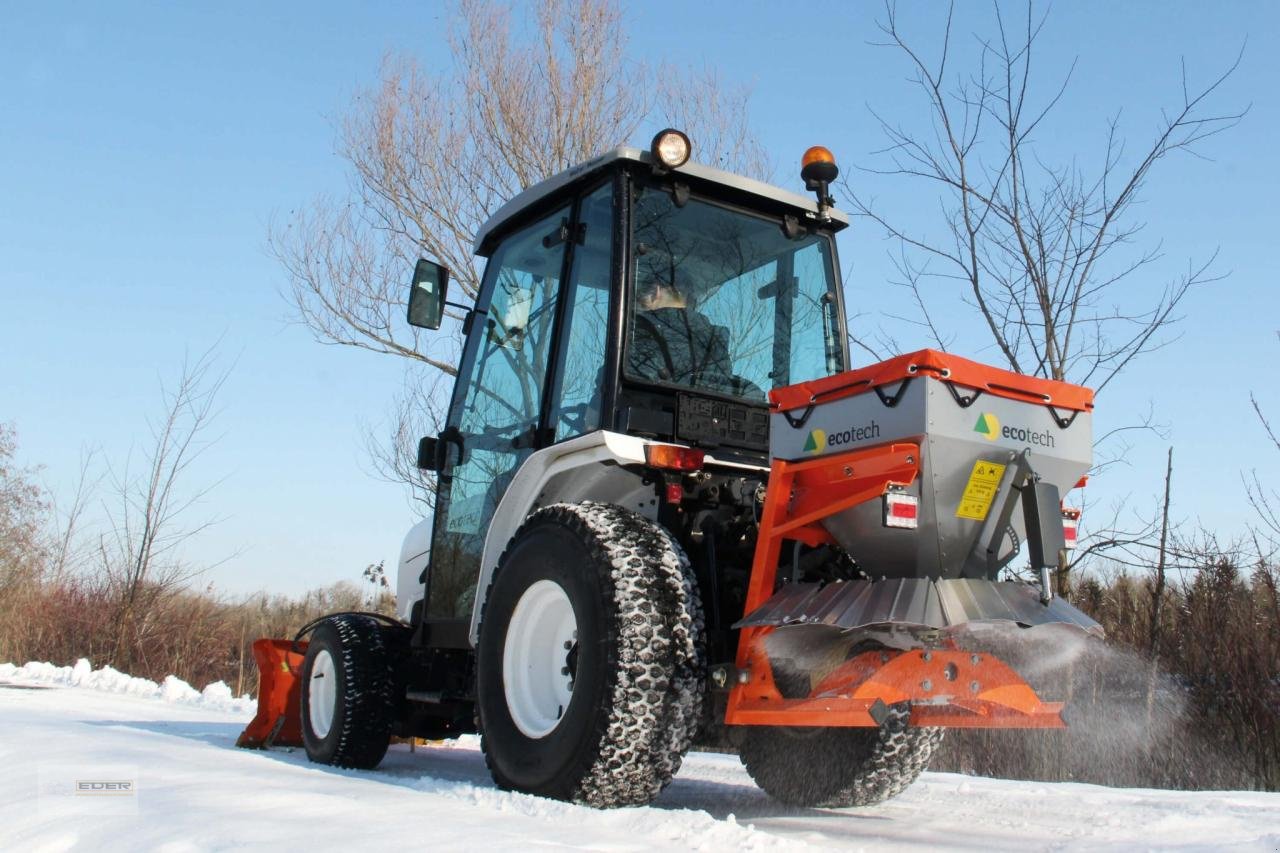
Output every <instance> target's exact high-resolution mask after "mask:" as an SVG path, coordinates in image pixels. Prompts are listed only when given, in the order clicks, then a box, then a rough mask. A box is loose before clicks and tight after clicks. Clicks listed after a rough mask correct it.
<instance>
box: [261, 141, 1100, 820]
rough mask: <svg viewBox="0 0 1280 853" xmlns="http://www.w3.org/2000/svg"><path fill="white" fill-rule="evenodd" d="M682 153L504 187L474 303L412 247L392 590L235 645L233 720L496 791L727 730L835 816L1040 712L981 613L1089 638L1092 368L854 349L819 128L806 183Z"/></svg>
mask: <svg viewBox="0 0 1280 853" xmlns="http://www.w3.org/2000/svg"><path fill="white" fill-rule="evenodd" d="M690 151H691V144H690V141H689V139H688V137H687V136H686V135H685V134H683V133H682V132H680V131H677V130H664V131H662V132H660V133H659V134H658V135H657V136H655V137H654V139H653V142H652V144H651V146H650V148H649V150H643V149H639V148H632V147H621V148H618V149H616V150H613V151H610V152H608V153H606V154H603V155H601V156H598V157H596V158H594V159H592V160H589V161H587V162H585V163H582V164H581V165H578V166H575V167H574V168H571V169H568V170H566V171H564V172H561V173H560V174H557V175H555V176H554V177H551V178H549V179H547V180H545V181H543V182H541V183H539V184H537V185H535V186H532V187H530V188H529V189H527V190H525V191H524V192H522V193H520V194H519V195H517V196H516V197H515V198H513V199H511V200H510V201H508V202H507V203H506V204H504V205H503V206H502V207H501V208H500V209H499V210H498V211H497V212H496V213H495V214H494V215H493V216H492V217H491V218H490V219H489V220H488V222H486V223H485V225H484V226H483V227H482V228H481V229H480V232H479V233H478V234H476V235H475V252H476V254H477V255H479V256H480V257H483V258H485V259H487V262H486V266H485V272H484V275H483V280H482V284H481V286H480V289H479V292H478V294H477V295H476V298H475V301H474V304H470V305H466V304H460V303H454V302H449V301H448V283H449V271H448V270H447V269H445V268H444V267H442V266H440V265H439V264H436V263H434V262H432V261H429V260H425V259H424V260H420V261H418V263H417V266H416V268H415V270H414V274H413V279H412V282H411V286H410V291H409V298H408V322H409V323H411V324H413V325H415V326H418V327H423V328H427V329H439V328H440V326H441V324H442V320H443V317H444V315H445V311H446V307H447V306H450V307H452V309H453V310H454V312H455V317H457V318H459V319H461V328H462V330H463V335H464V344H463V348H462V353H461V358H460V361H459V364H458V371H457V378H456V382H455V386H454V389H453V392H452V398H451V400H450V402H449V406H448V411H447V417H446V419H445V422H444V428H443V429H442V430H441V431H440V432H439V434H437V435H433V436H428V437H425V438H423V439H422V440H421V442H420V445H419V448H418V462H417V464H418V466H419V467H420V468H421V469H423V470H425V471H428V472H432V473H434V475H435V484H436V486H435V488H436V493H435V500H434V512H433V514H432V516H431V517H430V518H429V519H427V520H425V521H422V522H420V523H419V524H417V525H416V526H414V527H413V528H412V529H411V530H410V531H409V533H408V535H407V536H406V537H405V540H404V545H403V549H402V551H401V555H400V562H399V566H398V570H397V588H396V594H397V602H398V604H397V607H398V613H397V616H396V617H394V618H392V617H386V616H379V615H377V614H366V613H338V614H333V615H330V616H327V617H325V618H323V619H321V620H318V621H317V622H314V623H312V624H310V625H308V626H307V627H306V628H305V629H304V630H303V631H302V632H300V634H299V636H298V637H295V638H294V639H293V640H287V639H286V640H260V641H258V643H257V644H255V654H256V656H257V660H258V663H259V668H260V670H261V673H262V689H261V691H260V697H259V699H260V702H259V714H258V716H257V717H256V718H255V719H254V721H253V722H252V723H251V724H250V725H249V728H248V729H247V730H246V731H245V733H244V735H242V737H241V745H244V746H259V747H261V746H269V745H273V744H299V745H302V746H304V747H305V749H306V753H307V755H308V756H309V758H310V759H311V760H313V761H316V762H321V763H325V764H333V765H338V766H341V767H353V768H373V767H375V766H376V765H377V764H378V763H379V762H380V761H381V760H382V758H383V756H384V754H385V753H386V750H387V748H388V743H389V741H390V740H391V738H392V737H393V736H399V737H423V738H431V739H448V738H454V737H457V736H460V735H463V734H467V733H474V732H478V733H479V734H480V742H481V747H482V750H483V753H484V757H485V760H486V762H487V764H488V767H489V769H490V771H491V773H492V775H493V778H494V780H495V782H496V783H497V784H498V785H499V786H500V787H501V788H504V789H510V790H517V791H523V792H528V793H531V794H536V795H541V796H546V797H552V798H557V799H562V800H568V801H573V802H579V803H585V804H588V805H591V806H596V807H615V806H628V805H638V804H646V803H649V802H651V801H652V800H653V799H654V798H655V797H656V796H657V795H658V794H659V793H660V792H661V791H662V790H663V788H664V787H665V786H666V785H667V784H668V783H670V781H671V779H672V776H673V775H674V774H675V773H676V772H677V771H678V769H679V767H680V764H681V761H682V760H683V757H684V756H685V754H686V752H687V751H688V750H689V749H690V748H691V747H693V746H695V745H708V746H719V747H728V748H732V749H736V751H737V752H738V753H739V755H740V756H741V760H742V762H743V764H744V765H745V767H746V770H747V771H748V772H749V774H750V775H751V777H752V778H753V779H754V780H755V781H756V782H757V784H759V785H760V787H762V788H763V789H764V790H765V791H766V792H767V793H768V794H770V795H771V796H773V797H774V798H776V799H778V800H780V801H783V802H785V803H789V804H796V805H803V806H817V805H824V806H853V805H869V804H873V803H877V802H880V801H882V800H884V799H886V798H889V797H892V796H894V795H896V794H897V793H899V792H901V791H902V790H904V789H905V788H906V787H907V786H908V785H910V784H911V782H912V781H914V780H915V778H916V777H917V776H918V775H919V774H920V773H921V772H922V770H923V769H924V768H925V766H926V765H927V763H928V761H929V757H930V755H931V754H932V752H933V751H934V749H935V748H936V747H937V745H938V744H939V742H940V741H941V739H942V735H943V733H944V732H945V731H946V729H947V728H955V727H988V728H1062V727H1063V726H1064V723H1063V721H1062V716H1061V712H1062V705H1061V704H1060V703H1055V702H1046V701H1042V700H1041V699H1040V698H1039V696H1038V695H1037V694H1036V692H1035V690H1033V689H1032V687H1030V686H1029V685H1028V684H1027V683H1026V682H1025V681H1024V679H1023V678H1022V677H1020V676H1019V675H1018V674H1017V672H1016V671H1015V670H1014V668H1012V667H1011V666H1010V665H1008V664H1007V663H1005V662H1004V661H1003V660H1002V659H1001V658H999V657H997V655H996V654H995V653H994V652H993V650H992V648H990V647H988V646H987V645H984V643H985V642H986V640H985V639H984V638H986V637H990V636H994V634H993V633H992V629H993V627H1001V628H1002V629H1003V632H1004V633H1003V634H1002V635H1001V636H1003V635H1005V634H1008V633H1009V632H1010V631H1011V632H1012V633H1013V634H1014V635H1015V640H1017V641H1021V639H1026V640H1030V638H1031V637H1032V636H1033V635H1035V634H1037V632H1045V631H1059V630H1069V631H1073V632H1083V633H1085V634H1100V633H1101V632H1100V628H1099V626H1098V625H1097V623H1095V622H1094V621H1093V620H1092V619H1090V618H1089V617H1088V616H1086V615H1085V614H1084V613H1082V612H1080V611H1079V610H1077V609H1076V608H1074V607H1073V606H1071V605H1070V604H1069V603H1067V602H1066V601H1065V600H1063V599H1062V598H1061V597H1058V596H1055V594H1054V589H1053V582H1052V580H1053V579H1052V572H1053V569H1054V568H1055V567H1057V566H1058V565H1059V563H1060V561H1061V560H1063V559H1065V558H1066V555H1067V553H1068V549H1069V548H1070V547H1072V545H1073V544H1074V543H1073V540H1074V535H1075V527H1076V524H1077V520H1078V513H1077V512H1075V511H1073V510H1071V509H1069V508H1065V507H1064V506H1063V504H1062V496H1063V495H1065V494H1066V492H1068V491H1069V490H1070V489H1072V488H1074V487H1076V486H1077V485H1082V484H1083V479H1082V478H1083V475H1084V474H1085V473H1086V471H1087V470H1088V468H1089V466H1090V463H1091V417H1092V409H1093V394H1092V392H1091V391H1089V390H1088V389H1086V388H1081V387H1078V386H1074V385H1070V384H1067V383H1063V382H1057V381H1051V380H1047V379H1042V378H1037V377H1030V376H1023V375H1018V374H1015V373H1011V372H1009V371H1005V370H1001V369H998V368H994V367H989V366H985V365H983V364H979V363H977V362H974V361H970V360H967V359H964V358H960V357H958V356H954V355H951V354H947V353H943V352H938V351H934V350H921V351H919V352H914V353H909V354H905V355H901V356H898V357H896V358H893V359H890V360H888V361H885V362H881V363H879V364H873V365H864V366H857V367H855V365H854V364H853V363H852V360H851V356H850V351H849V345H848V341H849V333H848V330H847V327H846V315H845V302H844V300H845V291H844V288H843V287H842V285H841V280H840V263H839V260H838V255H837V252H836V241H835V235H836V234H837V232H839V231H840V230H842V229H843V228H845V227H847V226H848V224H849V223H848V217H847V216H846V215H845V214H844V213H842V212H841V211H840V210H838V209H837V208H836V207H835V206H834V201H833V199H832V198H831V195H830V190H829V186H830V184H831V182H832V181H834V180H835V178H836V177H837V175H838V169H837V166H836V163H835V159H834V157H833V156H832V155H831V153H830V152H829V151H828V150H827V149H825V148H822V147H814V148H811V149H809V151H807V152H806V153H805V155H804V157H803V158H802V169H801V178H802V180H803V182H804V185H805V188H806V190H807V191H809V192H810V193H811V195H806V194H800V193H795V192H790V191H788V190H785V189H781V188H778V187H775V186H771V185H769V184H766V183H762V182H760V181H757V180H753V179H751V178H747V177H743V176H740V175H736V174H731V173H729V172H726V171H722V170H720V169H716V168H712V167H710V166H706V165H700V164H698V163H696V162H693V161H691V160H690ZM1019 509H1020V511H1019ZM1019 555H1024V557H1025V561H1026V562H1025V564H1024V563H1022V562H1021V561H1018V570H1017V571H1014V568H1013V564H1014V562H1015V561H1017V560H1018V558H1019ZM1024 565H1026V566H1027V567H1029V569H1030V573H1029V575H1028V574H1021V569H1022V567H1023V566H1024Z"/></svg>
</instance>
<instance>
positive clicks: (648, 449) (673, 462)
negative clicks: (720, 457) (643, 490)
mask: <svg viewBox="0 0 1280 853" xmlns="http://www.w3.org/2000/svg"><path fill="white" fill-rule="evenodd" d="M706 457H707V454H706V451H704V450H697V449H695V448H692V447H680V446H679V445H675V444H646V445H645V447H644V461H645V462H646V463H648V464H649V465H650V466H651V467H653V468H665V469H666V470H668V471H697V470H698V469H700V468H701V467H702V463H703V462H704V461H705V460H706Z"/></svg>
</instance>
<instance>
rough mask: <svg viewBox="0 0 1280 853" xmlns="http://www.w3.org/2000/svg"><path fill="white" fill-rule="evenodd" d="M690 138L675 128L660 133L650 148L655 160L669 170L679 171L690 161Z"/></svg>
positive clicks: (654, 138)
mask: <svg viewBox="0 0 1280 853" xmlns="http://www.w3.org/2000/svg"><path fill="white" fill-rule="evenodd" d="M689 150H690V146H689V137H687V136H685V135H684V134H683V133H681V132H680V131H678V130H676V129H675V128H674V127H669V128H667V129H666V130H660V131H658V133H657V135H656V136H654V137H653V143H652V144H651V145H650V146H649V153H651V154H652V155H653V159H654V160H656V161H658V162H659V163H661V164H662V165H663V166H665V167H666V168H668V169H678V168H680V167H681V166H683V165H684V164H685V163H687V162H688V161H689Z"/></svg>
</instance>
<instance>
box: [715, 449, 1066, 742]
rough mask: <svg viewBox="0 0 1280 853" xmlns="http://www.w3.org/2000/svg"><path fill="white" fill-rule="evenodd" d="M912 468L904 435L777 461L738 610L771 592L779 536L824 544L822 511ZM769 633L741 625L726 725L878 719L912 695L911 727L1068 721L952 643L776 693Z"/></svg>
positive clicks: (848, 503) (897, 481) (985, 658)
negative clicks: (792, 694) (798, 693)
mask: <svg viewBox="0 0 1280 853" xmlns="http://www.w3.org/2000/svg"><path fill="white" fill-rule="evenodd" d="M919 474H920V447H919V445H917V444H914V443H910V442H900V443H895V444H888V445H882V446H880V447H873V448H869V449H865V450H854V451H850V452H848V453H841V454H837V455H831V456H823V457H819V458H817V459H806V460H803V461H799V462H788V461H785V460H774V462H773V467H772V469H771V471H770V474H769V487H768V494H767V495H766V497H765V503H764V510H763V515H762V517H761V520H760V537H759V540H758V541H757V543H756V550H755V556H754V559H753V561H752V565H751V580H750V583H749V585H748V587H747V598H746V605H745V611H744V612H745V613H748V614H749V613H751V612H752V611H754V610H755V609H756V608H758V607H760V606H761V605H762V604H764V603H765V602H766V601H767V600H768V599H769V597H770V596H772V595H773V593H774V584H775V581H776V580H777V573H778V560H779V558H780V556H781V554H782V547H783V542H784V541H785V540H798V541H800V542H803V543H805V544H806V545H811V546H813V545H821V544H827V543H831V542H832V541H833V540H832V539H831V536H830V534H828V533H827V531H826V530H825V529H824V528H823V527H822V525H821V523H820V522H821V520H822V519H823V518H826V517H827V516H829V515H833V514H835V513H837V512H841V511H843V510H845V509H848V508H850V507H853V506H856V505H858V504H860V503H864V502H866V501H869V500H875V499H877V498H879V497H880V496H881V495H883V494H884V493H885V492H886V491H888V490H889V487H890V486H904V487H905V486H909V485H910V484H911V483H912V482H914V481H915V479H916V477H918V476H919ZM774 630H775V629H774V628H744V629H742V633H741V636H740V638H739V640H738V655H737V661H736V663H737V670H738V673H739V680H737V681H736V682H735V683H734V685H733V687H732V688H731V690H730V692H729V700H728V706H727V709H726V711H725V723H726V724H728V725H764V726H878V725H880V722H881V721H882V720H883V719H884V715H885V713H886V712H887V711H888V706H889V705H894V704H898V703H902V702H909V703H911V724H912V725H918V726H950V727H956V728H960V727H968V728H1065V724H1064V723H1063V722H1062V717H1061V711H1062V705H1061V704H1060V703H1052V702H1041V701H1040V699H1039V697H1038V696H1036V694H1035V691H1033V690H1032V689H1031V688H1030V687H1029V686H1028V685H1027V684H1026V682H1025V681H1023V680H1022V679H1021V678H1020V677H1019V676H1018V675H1017V673H1015V672H1014V671H1013V670H1012V669H1010V668H1009V667H1008V666H1007V665H1005V664H1004V663H1002V662H1001V661H1000V660H998V659H996V658H995V657H993V656H991V655H986V654H977V655H975V654H972V653H970V652H962V651H959V650H956V649H936V650H934V649H931V650H923V649H916V650H911V651H893V650H886V651H884V652H870V653H865V654H861V655H858V656H855V657H854V658H852V659H850V660H848V661H846V662H845V663H844V664H842V665H840V666H839V667H837V668H836V669H835V670H834V671H833V672H831V673H830V674H829V675H828V676H826V677H825V678H824V679H823V680H822V682H821V683H819V684H818V685H816V686H815V687H814V688H813V689H812V690H811V691H810V694H809V695H808V696H807V697H804V698H793V699H787V698H783V696H782V694H781V693H780V692H779V691H778V688H777V686H776V685H775V683H774V678H773V670H772V668H771V667H770V665H769V656H768V653H767V651H766V649H765V643H764V640H765V637H767V636H768V635H769V634H770V633H771V632H772V631H774ZM744 678H745V680H743V679H744Z"/></svg>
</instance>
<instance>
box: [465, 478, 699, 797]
mask: <svg viewBox="0 0 1280 853" xmlns="http://www.w3.org/2000/svg"><path fill="white" fill-rule="evenodd" d="M544 525H551V526H556V527H559V528H561V529H563V530H565V531H567V532H569V533H570V534H572V536H573V537H574V539H575V540H576V541H577V542H578V543H579V544H580V545H581V546H582V547H583V548H584V549H585V551H586V553H587V560H586V565H585V566H584V567H583V569H582V570H583V571H594V572H596V573H598V576H599V588H600V590H601V591H602V595H601V600H600V601H598V602H597V605H598V606H599V607H600V608H601V611H602V614H603V617H604V618H603V625H604V629H603V633H604V635H605V641H606V642H607V643H608V644H609V648H608V649H607V654H608V664H607V669H608V675H607V676H606V684H605V685H604V687H603V689H602V690H601V691H600V695H599V697H598V699H599V706H600V707H599V711H600V712H599V713H596V714H594V715H593V719H594V721H595V722H594V730H593V731H590V732H584V733H583V735H582V736H581V738H580V739H579V741H578V742H579V743H580V744H583V743H585V744H586V748H585V749H583V750H581V760H580V761H578V762H577V763H576V764H575V765H574V766H570V767H568V768H566V769H565V771H564V773H563V774H562V777H563V778H561V779H559V780H557V782H556V784H555V785H554V786H549V787H548V788H546V789H543V790H538V791H534V793H542V794H546V795H549V796H556V797H560V798H562V799H568V800H571V801H574V802H579V803H585V804H588V805H591V806H595V807H597V808H609V807H616V806H629V805H644V804H647V803H650V802H652V801H653V799H654V798H655V797H657V796H658V794H659V793H660V792H661V791H662V789H663V788H664V787H666V786H667V784H669V783H670V782H671V779H672V777H673V776H674V775H675V773H676V772H677V771H678V770H679V768H680V763H681V761H682V760H683V758H684V754H685V753H686V752H687V751H688V749H689V746H690V744H691V743H692V740H693V737H694V735H695V734H696V729H697V726H698V721H699V720H700V718H701V714H702V700H703V692H704V691H703V687H704V682H705V678H706V659H705V654H706V653H705V644H704V639H703V633H704V624H703V617H702V605H701V601H700V599H699V596H698V588H697V584H696V581H695V580H694V578H693V572H692V569H691V568H690V566H689V560H688V558H687V557H686V556H685V554H684V551H683V550H682V549H681V548H680V545H679V544H678V543H677V542H676V541H675V540H674V539H673V538H672V537H671V535H670V534H669V533H667V531H665V530H664V529H663V528H662V527H661V526H659V525H658V524H656V523H654V522H652V521H649V520H648V519H646V518H644V517H643V516H640V515H638V514H636V513H633V512H631V511H629V510H626V509H623V508H622V507H619V506H615V505H612V504H601V503H581V504H556V505H553V506H550V507H547V508H545V509H542V510H539V511H538V512H536V513H534V514H533V515H532V516H530V517H529V518H528V519H527V520H526V521H525V523H524V524H523V525H522V526H521V528H520V530H519V531H517V533H516V535H515V536H514V537H513V538H512V544H511V546H509V547H508V549H507V552H506V553H504V554H503V557H502V559H501V560H500V561H499V564H498V570H497V572H496V573H495V575H494V579H493V581H492V583H491V585H490V589H489V594H488V595H486V599H485V601H486V608H487V607H488V603H489V602H490V601H492V600H493V598H492V593H493V590H494V587H495V586H496V585H498V584H500V583H503V581H504V577H503V572H504V570H505V569H506V568H507V563H508V557H509V556H510V554H511V553H512V551H513V550H514V549H515V547H516V546H517V543H519V542H521V540H522V539H523V538H524V537H526V536H529V535H531V534H532V533H533V532H534V531H536V530H538V529H539V528H541V527H542V526H544ZM580 622H581V620H580ZM486 630H493V629H492V627H491V626H488V625H487V623H486V621H485V619H484V614H483V613H482V617H481V622H480V634H481V642H480V646H481V648H482V649H483V648H485V646H486V644H485V642H484V634H485V631H486ZM481 666H485V667H490V666H498V667H500V666H501V662H500V661H493V660H485V661H482V662H481ZM579 689H581V688H579ZM504 701H505V700H504ZM483 717H484V703H483V701H482V702H481V724H482V725H481V745H482V748H483V749H484V753H485V760H486V762H487V763H488V765H489V769H490V772H491V773H492V774H493V776H494V779H495V781H497V783H498V784H499V785H500V786H502V787H508V788H511V787H518V786H517V785H515V784H513V783H512V782H511V780H509V779H506V778H505V777H504V774H503V772H502V770H501V768H500V767H499V766H498V762H496V761H495V759H494V756H493V752H492V751H493V749H494V748H495V743H496V741H495V740H494V739H493V738H492V737H491V734H492V733H491V732H486V731H485V729H486V726H485V725H484V719H483Z"/></svg>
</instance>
